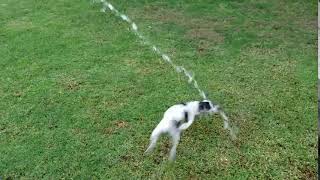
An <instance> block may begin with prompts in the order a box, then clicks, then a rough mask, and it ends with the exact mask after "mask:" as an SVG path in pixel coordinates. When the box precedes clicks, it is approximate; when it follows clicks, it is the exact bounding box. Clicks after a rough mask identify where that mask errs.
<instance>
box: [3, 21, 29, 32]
mask: <svg viewBox="0 0 320 180" xmlns="http://www.w3.org/2000/svg"><path fill="white" fill-rule="evenodd" d="M34 27H35V26H34V25H33V23H32V22H30V21H28V20H24V19H22V20H12V21H9V22H8V23H7V24H6V28H8V29H12V30H26V29H31V28H34Z"/></svg>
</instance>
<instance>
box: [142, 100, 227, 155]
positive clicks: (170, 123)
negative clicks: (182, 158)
mask: <svg viewBox="0 0 320 180" xmlns="http://www.w3.org/2000/svg"><path fill="white" fill-rule="evenodd" d="M215 113H220V115H221V116H223V118H224V128H225V129H227V128H228V127H229V122H228V118H227V117H226V116H225V114H224V113H223V111H222V110H221V108H220V106H219V105H217V104H214V103H213V102H211V101H209V100H203V101H192V102H188V103H181V104H176V105H173V106H171V107H170V108H169V109H168V110H167V111H166V112H165V113H164V115H163V118H162V120H161V121H160V123H159V124H158V125H157V127H156V128H155V129H154V130H153V131H152V134H151V137H150V145H149V147H148V149H147V150H146V151H145V154H148V153H150V152H151V151H152V150H153V149H154V148H155V146H156V143H157V140H158V139H159V137H160V135H161V134H164V133H167V134H169V136H170V137H171V140H172V148H171V150H170V155H169V160H175V158H176V149H177V146H178V144H179V140H180V135H181V132H182V131H183V130H186V129H187V128H189V127H190V126H191V124H192V123H193V122H194V120H195V118H196V117H197V116H198V115H200V114H215Z"/></svg>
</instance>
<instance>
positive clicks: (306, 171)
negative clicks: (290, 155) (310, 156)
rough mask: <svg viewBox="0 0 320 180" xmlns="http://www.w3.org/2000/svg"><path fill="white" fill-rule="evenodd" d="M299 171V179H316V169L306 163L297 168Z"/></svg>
mask: <svg viewBox="0 0 320 180" xmlns="http://www.w3.org/2000/svg"><path fill="white" fill-rule="evenodd" d="M298 169H299V171H300V173H301V174H300V178H301V179H316V178H317V175H316V174H317V173H316V170H315V169H313V168H311V167H310V166H308V165H305V166H303V167H300V168H298Z"/></svg>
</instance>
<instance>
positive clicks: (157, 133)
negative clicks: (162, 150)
mask: <svg viewBox="0 0 320 180" xmlns="http://www.w3.org/2000/svg"><path fill="white" fill-rule="evenodd" d="M161 134H162V132H161V131H159V130H158V129H157V128H156V129H155V130H153V132H152V134H151V137H150V145H149V147H148V148H147V150H146V151H145V152H144V153H145V154H149V153H150V152H151V151H152V150H153V149H154V148H155V147H156V143H157V141H158V139H159V137H160V135H161Z"/></svg>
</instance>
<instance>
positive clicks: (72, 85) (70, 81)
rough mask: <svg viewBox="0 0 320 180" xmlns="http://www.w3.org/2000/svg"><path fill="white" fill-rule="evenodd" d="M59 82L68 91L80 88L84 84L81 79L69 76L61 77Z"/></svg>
mask: <svg viewBox="0 0 320 180" xmlns="http://www.w3.org/2000/svg"><path fill="white" fill-rule="evenodd" d="M58 83H59V84H60V86H62V88H63V89H64V90H68V91H76V90H79V89H80V86H81V84H82V82H80V81H79V80H76V79H75V78H73V77H69V76H62V77H59V78H58Z"/></svg>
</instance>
